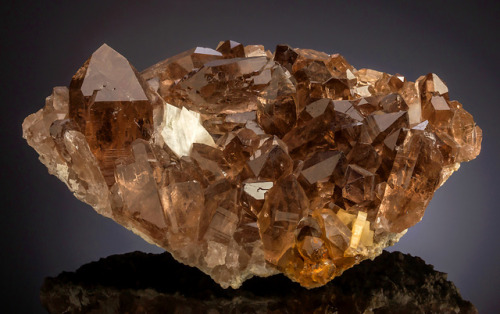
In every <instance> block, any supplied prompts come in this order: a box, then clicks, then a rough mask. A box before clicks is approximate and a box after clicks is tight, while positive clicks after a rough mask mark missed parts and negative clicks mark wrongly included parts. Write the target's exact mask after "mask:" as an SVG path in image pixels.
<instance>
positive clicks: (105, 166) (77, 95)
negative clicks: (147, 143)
mask: <svg viewBox="0 0 500 314" xmlns="http://www.w3.org/2000/svg"><path fill="white" fill-rule="evenodd" d="M148 94H151V91H150V90H149V89H148V88H147V85H146V84H145V82H144V80H143V79H142V77H141V76H140V75H139V73H138V72H137V71H136V70H135V68H134V67H133V66H132V65H131V64H130V63H129V62H128V61H127V59H125V57H123V56H122V55H120V54H119V53H118V52H116V51H115V50H113V49H112V48H111V47H109V46H108V45H106V44H104V45H102V46H101V47H100V48H99V49H97V50H96V51H95V52H94V53H93V54H92V56H91V57H90V58H89V60H87V62H86V63H85V64H84V65H83V66H82V67H81V68H80V69H79V70H78V72H77V73H76V74H75V75H74V76H73V79H72V80H71V83H70V88H69V117H70V118H71V119H73V120H74V121H76V122H77V124H78V126H79V131H81V132H82V133H83V134H84V135H85V138H86V139H87V142H88V143H89V146H90V149H91V150H92V152H93V153H94V155H95V156H96V158H97V161H98V162H99V165H100V168H101V171H102V173H103V175H104V177H105V179H106V182H108V184H109V185H111V184H112V183H113V182H114V168H115V160H117V159H118V158H125V157H127V156H130V154H131V152H130V144H131V143H132V142H133V141H134V140H136V139H145V140H149V139H150V137H151V134H152V133H153V125H152V124H153V103H152V101H153V98H154V97H153V96H151V95H149V97H148Z"/></svg>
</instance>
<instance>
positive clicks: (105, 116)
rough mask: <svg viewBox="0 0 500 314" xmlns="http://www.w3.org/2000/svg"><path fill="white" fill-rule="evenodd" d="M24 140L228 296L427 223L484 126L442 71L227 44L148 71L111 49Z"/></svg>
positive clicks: (335, 272) (115, 215)
mask: <svg viewBox="0 0 500 314" xmlns="http://www.w3.org/2000/svg"><path fill="white" fill-rule="evenodd" d="M23 136H24V138H26V139H27V141H28V143H29V145H31V146H32V147H34V148H35V150H36V151H37V152H38V153H39V155H40V160H41V161H42V162H43V163H44V164H45V165H46V166H47V168H48V169H49V171H50V173H52V174H55V175H57V176H58V177H59V178H60V179H61V180H62V181H63V182H65V183H66V184H67V186H68V187H69V189H70V190H71V191H72V192H73V193H74V194H75V196H76V197H77V198H78V199H80V200H82V201H84V202H86V203H88V204H90V205H91V206H93V207H94V208H95V209H96V211H98V212H99V213H101V214H102V215H104V216H106V217H110V218H112V219H114V220H115V221H117V222H118V223H120V224H122V225H123V226H125V227H126V228H128V229H130V230H132V231H133V232H135V233H137V234H139V235H140V236H142V237H143V238H144V239H145V240H146V241H148V242H150V243H154V244H156V245H158V246H160V247H162V248H165V249H166V250H168V251H169V252H170V253H172V255H173V256H174V257H175V258H176V259H177V260H179V261H180V262H182V263H185V264H188V265H191V266H196V267H198V268H199V269H201V270H202V271H203V272H205V273H207V274H209V275H210V276H212V278H213V279H214V280H215V281H217V282H218V283H220V284H221V285H222V286H223V287H228V286H232V287H239V286H240V285H241V284H242V282H243V281H244V280H246V279H248V278H250V277H252V276H269V275H272V274H276V273H278V272H282V273H284V274H285V275H286V276H288V277H289V278H290V279H292V280H294V281H297V282H299V283H300V284H301V285H303V286H306V287H317V286H321V285H324V284H325V283H327V282H328V281H330V280H331V279H332V278H334V277H336V276H339V275H341V274H342V272H343V271H344V270H346V269H348V268H350V267H352V266H354V265H356V264H357V263H359V262H360V261H362V260H364V259H368V258H374V257H375V256H377V255H379V254H380V253H381V251H382V249H383V248H385V247H387V246H389V245H392V244H393V243H395V242H396V241H398V240H399V238H400V237H401V236H402V235H403V234H404V233H405V232H406V230H407V229H408V228H409V227H411V226H413V225H415V224H416V223H417V222H419V221H420V220H421V219H422V216H423V214H424V212H425V208H426V207H427V205H428V203H429V202H430V200H431V198H432V196H433V194H434V192H435V191H436V189H437V188H438V187H440V186H441V185H442V184H443V183H444V182H445V181H446V180H447V179H448V178H449V177H450V175H451V174H452V173H453V172H454V171H456V170H457V169H458V167H459V165H460V164H459V163H460V162H464V161H469V160H471V159H474V158H475V157H476V156H477V155H478V154H479V152H480V150H481V140H482V131H481V129H480V128H479V127H478V126H477V125H476V123H475V122H474V120H473V118H472V115H471V114H470V113H468V112H467V111H466V110H465V109H464V108H463V106H462V105H461V104H460V103H459V102H458V101H454V100H450V93H449V91H448V88H447V86H446V84H445V83H444V81H443V80H442V79H441V78H440V77H439V76H438V75H436V74H434V73H430V74H427V75H425V76H422V77H420V78H418V79H417V80H416V81H415V82H411V81H409V80H407V78H405V77H404V76H403V75H400V74H393V75H392V74H388V73H384V72H380V71H376V70H372V69H359V70H357V69H356V68H354V67H353V66H352V65H351V64H349V63H348V62H347V61H346V59H345V58H344V57H343V56H341V55H340V54H332V55H329V54H326V53H323V52H319V51H315V50H311V49H297V48H292V47H290V46H288V45H278V46H277V47H276V51H275V52H274V53H271V52H270V51H266V50H265V49H264V47H263V46H260V45H247V46H244V45H242V44H240V43H237V42H234V41H230V40H228V41H221V42H220V43H219V44H218V46H217V47H216V48H215V49H211V48H201V47H197V48H193V49H191V50H188V51H185V52H183V53H180V54H178V55H175V56H173V57H171V58H168V59H166V60H164V61H161V62H159V63H157V64H155V65H153V66H151V67H149V68H148V69H146V70H145V71H143V72H142V73H138V72H137V71H136V70H135V69H134V67H133V66H132V65H130V63H129V62H128V61H127V60H126V59H125V58H124V57H123V56H122V55H120V54H118V53H117V52H116V51H114V50H113V49H111V48H110V47H109V46H107V45H103V46H102V47H100V48H99V49H98V50H97V51H96V52H94V53H93V54H92V56H91V57H90V59H89V60H87V62H86V63H85V64H84V65H83V67H82V68H80V69H79V70H78V71H77V73H76V74H75V75H74V77H73V79H72V81H71V83H70V86H69V89H68V88H66V87H56V88H54V91H53V93H52V95H51V96H49V97H48V98H47V100H46V104H45V107H44V108H43V109H41V110H40V111H38V112H37V113H35V114H32V115H30V116H28V117H27V118H26V119H25V121H24V123H23Z"/></svg>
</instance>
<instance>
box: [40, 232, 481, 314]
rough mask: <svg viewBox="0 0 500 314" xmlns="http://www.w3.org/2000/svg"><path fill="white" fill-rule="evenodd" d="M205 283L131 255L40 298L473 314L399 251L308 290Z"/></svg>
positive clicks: (63, 308) (158, 309)
mask: <svg viewBox="0 0 500 314" xmlns="http://www.w3.org/2000/svg"><path fill="white" fill-rule="evenodd" d="M312 243H313V245H315V244H316V243H320V242H319V241H318V242H314V241H312ZM307 247H311V246H307ZM314 251H317V250H314ZM309 257H311V258H314V256H308V257H307V258H309ZM304 258H306V257H304ZM207 279H208V277H207V276H205V275H204V274H202V273H200V272H199V271H198V270H196V269H193V268H190V267H186V266H184V265H181V264H180V263H177V262H176V261H175V260H173V259H172V257H171V256H170V255H168V253H164V254H145V253H141V252H134V253H128V254H122V255H113V256H109V257H107V258H103V259H100V260H99V261H98V262H93V263H89V264H86V265H84V266H82V267H81V268H80V269H78V270H77V271H76V272H71V273H68V272H65V273H62V274H60V275H59V276H57V277H54V278H46V279H45V281H44V283H43V285H42V288H41V292H40V299H41V301H42V305H43V306H44V308H45V309H46V310H47V311H48V312H49V313H62V312H70V313H87V312H98V313H101V312H102V313H143V312H148V313H164V312H168V313H270V312H272V313H336V312H338V313H477V310H476V309H475V307H474V306H473V305H472V304H471V303H470V302H468V301H465V300H463V299H462V297H461V296H460V294H459V292H458V290H457V289H456V287H455V285H454V284H453V283H452V282H450V281H448V280H447V278H446V274H444V273H441V272H438V271H435V270H434V269H433V267H432V266H431V265H426V264H425V262H424V261H423V260H422V259H420V258H418V257H413V256H411V255H405V254H402V253H399V252H394V253H388V252H385V251H384V252H383V253H382V255H380V256H378V257H377V258H375V259H374V260H373V261H364V262H362V263H361V264H360V265H358V266H357V267H355V268H353V269H349V270H347V271H346V272H345V273H344V274H343V275H342V277H340V278H336V279H334V280H332V281H331V282H329V283H328V284H326V285H325V286H323V287H321V288H317V289H311V290H308V289H304V288H302V287H300V286H299V285H296V284H290V283H289V282H287V281H288V280H286V278H284V277H282V276H273V277H269V278H260V279H257V278H254V279H251V280H249V281H248V282H246V283H245V284H244V285H243V286H242V287H241V288H240V289H238V290H231V289H222V288H221V287H220V286H218V285H217V284H216V283H214V282H213V281H211V280H207Z"/></svg>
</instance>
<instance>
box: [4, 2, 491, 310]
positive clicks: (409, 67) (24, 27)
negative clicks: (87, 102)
mask: <svg viewBox="0 0 500 314" xmlns="http://www.w3.org/2000/svg"><path fill="white" fill-rule="evenodd" d="M417 2H418V3H417ZM456 2H457V1H446V2H439V3H434V2H427V3H426V2H419V1H411V2H410V1H401V3H400V1H390V2H389V1H385V2H381V3H383V4H380V5H375V4H373V3H371V4H356V5H351V4H348V3H347V1H342V2H338V3H334V2H332V1H323V2H320V1H308V2H305V1H304V2H301V3H299V2H298V1H291V0H289V1H245V2H239V1H227V2H216V1H213V2H208V1H207V2H201V1H175V2H174V1H171V3H167V2H165V1H164V2H153V1H142V2H141V3H139V1H137V2H126V1H103V2H102V3H97V2H95V1H80V2H79V3H78V4H76V3H70V1H64V2H63V1H60V2H59V1H58V2H48V1H45V2H43V3H42V2H40V3H38V4H37V3H35V2H30V3H28V2H22V4H16V5H9V4H7V5H5V4H4V5H2V13H3V18H2V20H1V23H2V27H1V29H0V33H1V38H0V47H1V49H0V54H1V59H0V60H1V62H0V73H1V74H2V80H1V88H0V90H1V98H0V99H1V106H2V113H1V115H0V119H1V120H2V122H1V130H2V137H1V142H0V143H1V150H2V153H1V154H0V158H1V162H2V163H1V164H2V167H1V169H2V170H1V172H0V173H1V174H2V182H3V187H2V189H1V190H0V193H1V200H2V201H1V203H0V204H1V206H2V211H1V216H0V245H1V258H0V261H1V263H2V267H1V268H0V274H1V277H0V286H1V297H2V299H3V302H2V303H1V305H0V308H1V309H2V311H3V312H4V313H10V312H41V311H43V309H42V308H41V306H40V304H39V301H38V293H39V291H38V289H39V287H40V285H41V283H42V280H43V278H44V277H45V276H49V275H50V276H54V275H57V274H58V273H60V272H61V271H63V270H65V271H71V270H75V269H76V268H78V267H79V266H80V265H82V264H84V263H87V262H90V261H93V260H97V259H99V258H100V257H105V256H108V255H110V254H116V253H125V252H130V251H133V250H143V251H148V252H161V251H162V250H161V249H159V248H156V247H154V246H151V245H149V244H147V243H145V242H144V241H143V240H141V239H140V238H139V237H137V236H135V235H134V234H132V233H131V232H129V231H127V230H125V229H124V228H122V227H121V226H119V225H118V224H116V223H114V222H113V221H111V220H109V219H105V218H103V217H101V216H99V215H98V214H96V213H95V212H94V211H93V210H92V208H91V207H89V206H88V205H85V204H83V203H81V202H79V201H78V200H76V199H75V198H74V197H73V196H72V194H71V193H70V192H69V191H68V190H67V189H66V187H65V185H64V184H63V183H61V182H59V181H58V180H57V179H56V178H55V177H53V176H50V175H49V174H48V173H47V170H46V169H45V167H44V166H43V165H42V164H41V163H40V162H38V160H37V155H36V153H35V151H34V150H32V149H31V148H30V147H28V145H26V143H25V142H24V141H23V140H22V138H21V123H22V121H23V119H24V117H26V116H27V115H28V114H30V113H33V112H35V111H36V110H38V109H39V108H41V107H42V106H43V104H44V99H45V97H46V96H48V95H49V94H50V93H51V90H52V87H53V86H61V85H68V84H69V81H70V79H71V76H72V75H73V74H74V73H75V71H76V70H77V69H78V68H79V67H80V66H81V65H82V64H83V62H84V61H85V60H86V59H87V58H88V57H89V56H90V55H91V53H92V52H93V51H94V50H95V49H97V48H98V47H99V46H100V45H101V44H102V43H104V42H105V43H107V44H109V45H110V46H111V47H113V48H114V49H116V50H117V51H118V52H120V53H122V54H123V55H124V56H125V57H126V58H128V60H129V61H130V62H131V63H132V64H133V65H134V66H135V67H136V68H137V69H138V70H139V71H141V70H143V69H144V68H146V67H147V66H149V65H151V64H153V63H156V62H158V61H160V60H162V59H164V58H166V57H168V56H172V55H174V54H176V53H179V52H182V51H184V50H187V49H189V48H192V47H195V46H206V47H212V48H215V46H216V45H217V43H218V42H219V41H220V40H224V39H233V40H236V41H239V42H242V43H243V44H264V45H265V46H266V48H269V49H271V50H274V47H275V45H276V44H278V43H288V44H290V45H292V46H293V47H301V48H312V49H316V50H320V51H325V52H328V53H335V52H339V53H341V54H343V55H344V56H345V57H346V58H347V60H348V61H349V62H351V63H352V64H353V65H354V66H355V67H357V68H363V67H367V68H372V69H378V70H382V71H385V72H389V73H396V72H398V73H401V74H403V75H405V76H406V77H407V78H408V79H410V80H412V81H413V80H415V79H416V78H417V77H418V76H420V75H422V74H426V73H428V72H435V73H437V74H438V75H439V76H440V77H441V78H442V79H444V80H445V81H446V82H447V84H448V86H449V89H450V96H451V98H452V99H457V100H459V101H460V102H462V103H463V104H464V106H465V108H466V109H467V110H468V111H469V112H471V113H472V114H473V116H474V118H475V119H476V121H477V123H478V124H479V125H480V126H481V127H482V129H483V132H484V141H483V150H482V153H481V155H480V156H479V157H478V158H477V159H476V160H474V161H472V162H470V163H466V164H462V168H461V169H460V170H459V171H458V172H457V173H455V174H454V175H453V176H452V177H451V178H450V180H448V182H447V183H446V184H445V185H444V186H443V187H442V188H441V189H440V190H439V191H438V192H437V193H436V194H435V197H434V199H433V200H432V202H431V204H430V206H429V207H428V209H427V213H426V215H425V217H424V219H423V220H422V222H420V223H419V224H417V225H416V226H415V227H413V228H412V229H410V230H409V232H408V233H407V235H406V236H405V237H404V238H403V239H402V240H401V241H400V242H399V243H398V244H397V245H395V246H394V247H393V248H391V250H399V251H402V252H405V253H410V254H412V255H417V256H420V257H422V258H423V259H424V260H425V261H426V262H427V263H431V264H433V265H435V268H436V269H437V270H439V271H443V272H446V273H448V274H449V276H448V278H449V279H450V280H452V281H453V282H454V283H455V284H456V285H457V287H458V288H459V289H460V291H461V293H462V295H463V297H464V298H465V299H468V300H470V301H472V303H473V304H475V305H476V306H477V307H478V309H479V310H480V312H482V313H493V312H499V311H500V301H499V299H498V297H499V292H500V267H499V262H500V258H499V257H500V253H499V246H498V240H499V236H498V234H499V233H498V232H500V230H499V228H498V224H499V222H500V211H499V210H500V206H499V199H498V195H499V192H498V188H499V187H500V184H499V180H498V176H499V175H500V172H499V165H498V161H499V157H500V147H499V140H498V139H499V137H500V134H499V125H500V122H499V120H498V119H499V117H500V115H499V113H500V112H499V103H498V91H499V89H500V86H499V85H500V84H499V83H500V82H499V79H498V76H499V73H500V71H499V70H500V68H499V62H498V57H499V49H498V40H499V36H498V35H499V28H500V25H499V22H498V16H500V14H499V13H500V12H499V10H498V9H497V8H495V6H494V5H487V4H485V3H486V2H485V3H483V4H473V3H472V2H470V3H469V2H468V1H467V3H466V4H456ZM464 2H466V1H464ZM491 4H493V1H492V2H491Z"/></svg>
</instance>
